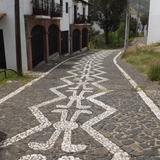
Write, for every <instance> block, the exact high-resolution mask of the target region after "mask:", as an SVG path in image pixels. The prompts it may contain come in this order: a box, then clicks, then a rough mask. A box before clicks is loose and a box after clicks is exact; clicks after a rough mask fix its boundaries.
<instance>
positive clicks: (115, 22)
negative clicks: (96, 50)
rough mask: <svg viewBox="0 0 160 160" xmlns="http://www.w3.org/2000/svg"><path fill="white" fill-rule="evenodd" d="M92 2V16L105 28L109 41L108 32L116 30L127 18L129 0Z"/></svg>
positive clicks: (92, 0)
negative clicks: (126, 11)
mask: <svg viewBox="0 0 160 160" xmlns="http://www.w3.org/2000/svg"><path fill="white" fill-rule="evenodd" d="M90 2H91V3H92V4H93V6H92V7H91V9H90V16H91V17H92V19H93V20H95V21H97V22H98V23H99V25H100V26H101V27H102V28H103V29H104V31H105V34H106V42H108V33H109V32H115V31H116V30H117V29H118V28H119V24H120V23H121V22H122V21H124V19H125V9H126V5H127V0H120V1H118V0H98V1H97V0H90Z"/></svg>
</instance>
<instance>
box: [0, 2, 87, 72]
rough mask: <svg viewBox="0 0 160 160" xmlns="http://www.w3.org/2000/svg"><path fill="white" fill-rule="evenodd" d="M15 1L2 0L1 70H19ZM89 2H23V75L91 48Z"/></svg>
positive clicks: (0, 16)
mask: <svg viewBox="0 0 160 160" xmlns="http://www.w3.org/2000/svg"><path fill="white" fill-rule="evenodd" d="M14 5H15V4H14V0H0V68H8V69H14V70H16V69H17V61H16V41H15V38H16V37H15V10H14ZM88 5H89V4H88V1H84V0H20V24H21V45H22V48H21V49H22V68H23V71H24V72H25V71H27V70H32V69H33V68H34V67H35V66H36V65H38V64H39V63H40V62H42V61H45V62H46V63H47V62H48V59H49V57H50V56H57V55H58V56H64V55H67V54H72V53H73V52H77V51H81V50H82V49H84V48H85V49H86V48H87V46H88V26H89V25H88V21H87V18H88Z"/></svg>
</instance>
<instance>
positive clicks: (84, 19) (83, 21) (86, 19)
mask: <svg viewBox="0 0 160 160" xmlns="http://www.w3.org/2000/svg"><path fill="white" fill-rule="evenodd" d="M74 23H75V24H86V23H90V19H89V17H86V16H84V15H78V16H77V17H75V18H74Z"/></svg>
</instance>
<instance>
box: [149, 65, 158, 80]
mask: <svg viewBox="0 0 160 160" xmlns="http://www.w3.org/2000/svg"><path fill="white" fill-rule="evenodd" d="M148 77H149V78H150V79H151V80H152V81H160V63H159V64H158V63H157V64H153V65H151V66H150V69H149V72H148Z"/></svg>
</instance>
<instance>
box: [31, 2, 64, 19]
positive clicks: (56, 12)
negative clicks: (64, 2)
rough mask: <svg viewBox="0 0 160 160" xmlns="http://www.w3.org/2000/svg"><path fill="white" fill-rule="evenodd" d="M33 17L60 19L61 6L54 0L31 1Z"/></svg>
mask: <svg viewBox="0 0 160 160" xmlns="http://www.w3.org/2000/svg"><path fill="white" fill-rule="evenodd" d="M32 4H33V15H35V16H37V15H41V16H50V17H62V6H61V5H60V4H57V3H55V1H54V0H32Z"/></svg>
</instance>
